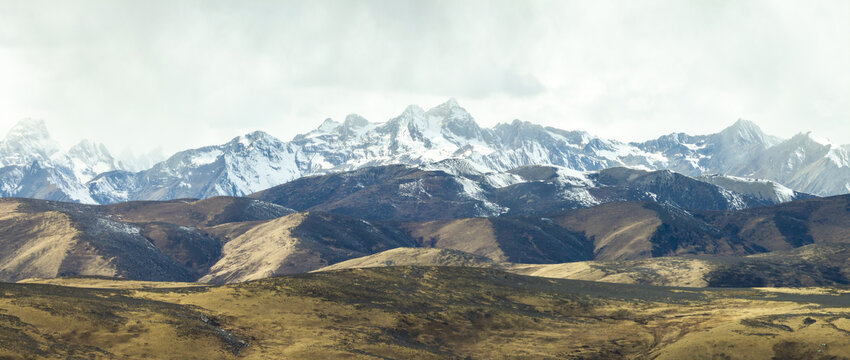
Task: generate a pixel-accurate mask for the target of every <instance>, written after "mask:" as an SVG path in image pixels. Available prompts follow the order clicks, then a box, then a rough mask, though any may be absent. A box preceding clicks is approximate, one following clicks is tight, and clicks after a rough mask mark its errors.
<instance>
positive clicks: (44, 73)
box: [0, 0, 850, 152]
mask: <svg viewBox="0 0 850 360" xmlns="http://www.w3.org/2000/svg"><path fill="white" fill-rule="evenodd" d="M0 9H2V10H0V79H3V81H2V82H0V131H5V130H6V129H8V128H9V127H10V126H11V125H12V124H13V123H14V122H16V121H17V120H19V119H20V118H23V117H40V118H43V119H45V120H46V121H47V122H48V124H49V126H50V127H51V128H52V129H54V133H55V134H54V135H56V137H58V138H60V140H63V141H65V142H66V143H67V144H68V145H70V142H73V141H76V140H78V139H80V138H83V137H89V138H93V139H95V140H97V141H102V142H104V143H106V144H107V145H108V146H110V147H111V148H114V149H115V150H116V151H117V150H121V149H122V148H123V147H129V148H132V149H134V150H136V151H137V152H145V151H148V150H150V149H152V148H154V147H156V146H163V147H164V148H165V149H166V151H174V150H179V149H183V148H187V147H193V146H200V145H205V144H209V143H217V142H223V141H226V140H228V139H229V138H231V137H233V136H236V135H238V134H240V133H244V132H248V131H251V130H255V129H262V130H266V131H268V132H270V133H272V134H274V135H276V136H278V137H280V138H282V139H289V138H291V137H292V136H294V135H295V134H297V133H299V132H304V131H308V130H309V129H311V128H314V127H315V126H317V125H318V124H319V123H320V122H321V121H322V120H323V119H324V118H326V117H333V118H338V119H341V118H343V117H344V116H345V115H346V114H348V113H351V112H356V113H360V114H362V115H364V116H365V117H367V118H368V119H370V120H372V121H385V120H386V119H388V118H390V117H392V116H395V115H397V114H398V113H400V112H401V111H402V109H404V107H405V106H406V105H407V104H411V103H417V104H420V105H422V106H423V107H428V106H432V105H435V104H437V103H439V102H442V101H444V100H445V99H446V98H448V97H455V98H457V99H458V100H459V101H460V103H461V105H464V106H465V107H467V109H468V110H469V111H470V112H471V113H472V114H473V116H475V117H476V118H477V119H478V120H479V122H480V123H481V124H483V125H493V124H495V123H497V122H506V121H510V120H512V119H514V118H520V119H523V120H528V121H532V122H537V123H541V124H546V125H551V126H556V127H561V128H565V129H584V130H588V131H590V132H592V133H595V134H598V135H601V136H606V137H612V138H619V139H624V140H641V139H646V138H650V137H654V136H657V135H660V134H663V133H669V132H673V131H685V132H690V133H709V132H715V131H717V130H719V129H721V128H723V127H725V126H726V125H728V124H731V123H732V122H734V121H735V120H736V119H737V118H747V119H750V120H753V121H755V122H757V123H758V124H760V125H761V126H762V127H763V128H764V129H765V130H766V131H768V132H770V133H774V134H777V135H780V136H786V137H787V136H791V135H793V133H795V132H798V131H808V130H812V131H814V133H816V134H819V135H821V136H823V137H828V138H831V139H832V140H833V141H835V142H840V143H850V71H848V67H847V66H846V64H848V63H850V25H848V22H847V21H846V19H847V17H848V15H850V2H847V1H815V2H811V3H808V4H807V3H800V2H796V1H794V2H792V1H787V2H783V1H703V2H682V1H649V0H646V1H427V2H426V1H397V0H394V1H368V2H354V1H291V2H287V1H239V2H233V1H145V2H138V1H65V2H55V1H27V2H21V1H11V0H10V1H5V0H0Z"/></svg>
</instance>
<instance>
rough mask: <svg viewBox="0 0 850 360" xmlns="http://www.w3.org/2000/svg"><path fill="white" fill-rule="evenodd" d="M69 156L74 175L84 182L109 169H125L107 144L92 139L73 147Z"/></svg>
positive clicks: (69, 151)
mask: <svg viewBox="0 0 850 360" xmlns="http://www.w3.org/2000/svg"><path fill="white" fill-rule="evenodd" d="M67 158H68V160H69V167H70V168H71V169H72V170H73V171H74V175H76V177H77V179H78V180H80V181H81V182H83V183H85V182H88V181H89V180H91V179H93V178H94V177H95V176H97V175H98V174H101V173H104V172H107V171H112V170H124V167H123V165H121V164H120V163H119V162H118V161H116V160H115V158H114V157H113V156H112V154H110V153H109V150H108V149H107V148H106V146H104V145H103V144H100V143H95V142H93V141H91V140H83V141H81V142H80V143H78V144H77V145H74V146H73V147H71V149H69V150H68V153H67Z"/></svg>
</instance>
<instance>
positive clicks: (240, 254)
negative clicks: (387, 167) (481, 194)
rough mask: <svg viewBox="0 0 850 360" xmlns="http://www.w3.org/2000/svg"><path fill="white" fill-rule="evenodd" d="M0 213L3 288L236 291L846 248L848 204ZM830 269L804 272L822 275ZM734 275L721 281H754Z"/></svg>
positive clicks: (54, 207)
mask: <svg viewBox="0 0 850 360" xmlns="http://www.w3.org/2000/svg"><path fill="white" fill-rule="evenodd" d="M0 204H2V209H0V210H2V211H0V213H1V214H2V218H0V230H2V231H3V234H4V235H3V236H2V237H0V241H2V244H0V245H2V252H0V280H5V281H9V280H19V279H23V278H28V277H57V276H63V275H78V274H79V275H104V276H118V277H124V278H130V279H141V280H162V281H190V280H191V281H195V280H200V281H203V282H213V283H223V282H240V281H246V280H252V279H260V278H265V277H271V276H278V275H286V274H293V273H302V272H308V271H312V270H316V269H320V268H323V267H326V266H329V265H333V264H335V263H339V262H342V261H346V260H350V259H353V258H358V257H362V256H367V255H371V254H375V253H379V252H382V251H386V250H391V249H395V248H402V247H407V248H410V247H417V248H437V249H445V250H454V251H462V252H464V253H469V254H471V256H473V257H475V258H484V259H489V261H493V262H511V263H531V264H559V263H565V262H576V261H590V260H594V261H632V260H641V259H650V258H659V257H669V256H703V255H711V256H720V257H729V256H746V255H752V254H762V253H771V252H775V251H792V250H794V249H796V248H800V247H803V246H806V245H810V244H815V245H834V244H839V245H841V244H844V245H846V244H848V239H850V236H848V235H850V234H848V230H847V228H846V224H847V223H848V222H850V210H848V209H850V196H837V197H828V198H813V199H805V200H797V201H793V202H790V203H784V204H779V205H771V206H763V207H758V208H749V209H742V210H734V211H730V210H726V211H710V210H684V209H682V208H680V207H678V206H675V205H673V204H670V203H659V202H611V203H606V204H602V205H598V206H594V207H590V208H579V209H572V210H564V211H559V212H554V213H548V214H546V215H540V214H536V215H524V216H497V217H489V218H481V217H473V218H461V219H445V220H435V221H424V222H413V221H404V222H399V221H387V220H372V219H364V218H358V217H353V216H349V215H345V214H338V213H333V212H321V211H308V212H298V213H294V212H293V210H290V209H287V208H285V207H282V206H279V205H275V204H272V203H268V202H265V201H262V200H257V199H248V198H233V197H216V198H210V199H205V200H172V201H167V202H150V201H149V202H129V203H122V204H116V205H80V204H74V203H63V202H53V201H44V200H34V199H4V200H2V201H0ZM441 256H443V255H439V256H438V258H439V257H441ZM815 265H816V264H815ZM759 266H760V265H759ZM771 266H774V265H771ZM836 266H838V265H834V264H832V265H828V266H826V267H825V268H818V269H820V270H818V269H815V270H812V272H811V273H812V274H815V273H821V274H823V276H827V275H829V274H833V273H835V272H834V271H833V272H830V271H831V270H829V269H831V268H834V267H836ZM774 268H776V269H779V268H780V266H778V265H776V266H774ZM785 268H786V269H787V268H789V267H788V266H785ZM737 269H738V270H735V271H733V272H732V273H746V272H747V271H750V272H753V271H761V272H764V271H763V270H759V268H758V267H756V268H751V267H748V266H743V267H739V268H737ZM741 269H743V270H741ZM783 271H784V270H783ZM752 276H756V275H752ZM759 276H761V275H759ZM812 276H814V275H812ZM830 276H831V275H830ZM843 276H844V275H841V276H839V277H834V279H840V278H842V277H843ZM739 277H741V276H739ZM721 278H722V277H721ZM724 281H725V280H724ZM835 281H838V280H835ZM741 283H745V281H743V280H741ZM752 283H754V284H755V283H758V281H753V282H752ZM801 283H805V282H801Z"/></svg>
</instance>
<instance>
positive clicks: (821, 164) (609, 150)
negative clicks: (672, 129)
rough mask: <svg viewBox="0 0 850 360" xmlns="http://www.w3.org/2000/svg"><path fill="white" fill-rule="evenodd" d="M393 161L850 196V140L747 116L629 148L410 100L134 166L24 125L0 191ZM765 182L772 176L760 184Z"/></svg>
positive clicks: (112, 196)
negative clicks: (839, 141) (486, 122)
mask: <svg viewBox="0 0 850 360" xmlns="http://www.w3.org/2000/svg"><path fill="white" fill-rule="evenodd" d="M36 164H37V165H36ZM390 164H404V165H411V166H417V167H420V168H422V169H426V170H435V169H439V170H444V171H446V172H448V173H452V174H457V173H469V172H477V173H480V174H499V175H494V176H493V177H494V178H495V177H504V176H505V175H504V174H505V173H506V172H509V171H512V170H514V169H517V168H521V167H524V166H532V165H552V166H557V167H561V168H566V169H571V170H575V171H580V172H584V171H599V170H603V169H608V168H613V167H629V168H633V169H642V170H646V171H654V170H671V171H674V172H677V173H681V174H683V175H687V176H692V177H697V176H703V175H714V174H721V175H724V176H727V177H730V179H731V177H738V178H745V179H765V180H770V181H773V182H775V183H777V185H776V186H775V187H776V190H775V191H774V192H782V191H784V192H785V193H789V192H788V190H787V189H786V188H788V189H794V190H797V191H800V192H804V193H809V194H815V195H820V196H825V195H836V194H844V193H847V192H848V191H850V180H848V179H850V147H848V146H839V145H834V144H830V143H828V142H826V141H823V140H818V139H816V138H815V137H813V136H811V135H810V134H800V135H797V136H794V137H793V138H791V139H787V140H782V139H778V138H775V137H772V136H769V135H766V134H764V133H763V132H762V131H761V129H759V128H758V126H756V125H755V124H754V123H752V122H748V121H745V120H739V121H738V122H736V123H735V124H733V125H732V126H730V127H729V128H727V129H724V130H723V131H721V132H720V133H717V134H710V135H697V136H692V135H687V134H681V133H674V134H669V135H665V136H661V137H659V138H658V139H654V140H650V141H646V142H642V143H624V142H619V141H616V140H608V139H602V138H599V137H596V136H593V135H590V134H588V133H586V132H582V131H566V130H560V129H556V128H551V127H542V126H539V125H535V124H532V123H529V122H523V121H519V120H516V121H513V122H511V123H503V124H499V125H497V126H495V127H493V128H483V127H480V126H479V125H478V124H477V123H476V122H475V120H474V119H473V118H472V116H471V115H470V114H469V113H468V112H467V111H466V110H465V109H463V108H462V107H461V106H460V105H459V104H458V103H457V102H456V101H454V100H449V101H447V102H446V103H444V104H441V105H438V106H436V107H434V108H432V109H429V110H427V111H426V110H424V109H421V108H419V107H418V106H409V107H408V108H406V109H405V110H404V111H403V112H402V113H401V114H400V115H398V116H397V117H394V118H392V119H390V120H388V121H386V122H384V123H374V122H370V121H368V120H366V119H364V118H363V117H360V116H358V115H349V116H348V117H346V119H345V121H343V122H336V121H333V120H330V119H328V120H326V121H325V122H324V123H322V124H321V126H319V127H318V128H317V129H315V130H313V131H311V132H308V133H306V134H301V135H298V136H296V137H295V138H294V139H292V140H291V141H288V142H287V141H282V140H279V139H277V138H275V137H273V136H271V135H269V134H266V133H263V132H259V131H258V132H254V133H250V134H246V135H243V136H238V137H235V138H234V139H233V140H231V141H230V142H228V143H226V144H221V145H214V146H207V147H202V148H198V149H189V150H185V151H181V152H178V153H177V154H174V155H173V156H171V157H169V158H168V159H166V160H164V161H161V162H159V163H157V164H156V165H154V166H153V167H151V168H149V169H144V170H141V171H129V170H128V168H130V167H134V166H135V165H133V166H129V167H128V166H124V165H123V164H122V163H121V162H120V161H116V160H115V159H114V158H113V157H112V156H111V155H110V154H109V152H108V151H107V150H106V149H105V148H103V147H102V146H100V145H96V144H93V143H91V142H82V143H81V144H79V145H77V146H75V147H74V148H73V149H71V150H69V151H68V152H67V153H63V152H60V151H59V149H58V146H57V145H56V144H55V142H53V141H52V140H50V137H49V135H48V134H47V131H46V129H45V128H44V124H43V122H39V121H32V120H26V121H22V122H21V123H19V124H18V125H17V126H16V127H15V128H14V129H13V130H12V131H11V132H10V133H9V134H8V136H7V138H6V139H5V140H3V141H2V142H0V165H2V168H0V190H2V193H0V195H3V196H23V197H37V198H49V199H53V200H71V201H77V202H84V203H94V202H96V203H101V204H104V203H114V202H121V201H129V200H170V199H176V198H207V197H213V196H220V195H226V196H243V195H247V194H251V193H254V192H257V191H260V190H264V189H267V188H270V187H272V186H276V185H279V184H283V183H286V182H288V181H291V180H294V179H298V178H300V177H303V176H309V175H321V174H328V173H332V172H340V171H349V170H355V169H361V168H364V167H369V166H378V165H390ZM34 166H35V168H33V167H34ZM717 181H722V180H717ZM744 181H749V180H744ZM759 181H761V182H764V180H753V181H752V182H759ZM723 183H724V184H727V185H729V184H730V182H729V181H724V182H723ZM718 184H719V183H718ZM779 184H781V185H779ZM730 186H731V185H730ZM771 186H772V185H771ZM768 187H770V186H768ZM473 195H474V194H473ZM750 195H757V194H750ZM786 198H787V196H779V197H774V196H772V195H769V196H767V197H766V198H762V200H764V199H771V201H775V200H782V199H786Z"/></svg>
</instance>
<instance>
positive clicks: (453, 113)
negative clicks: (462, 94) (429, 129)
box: [428, 98, 471, 118]
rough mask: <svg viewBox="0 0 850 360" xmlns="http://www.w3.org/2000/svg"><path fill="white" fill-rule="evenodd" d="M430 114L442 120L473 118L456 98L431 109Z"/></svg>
mask: <svg viewBox="0 0 850 360" xmlns="http://www.w3.org/2000/svg"><path fill="white" fill-rule="evenodd" d="M428 114H429V115H433V116H439V117H442V118H457V117H463V118H471V116H470V115H469V113H468V112H467V111H466V109H464V108H463V107H461V106H460V104H458V103H457V100H455V98H450V99H449V100H448V101H446V102H444V103H442V104H440V105H437V106H435V107H433V108H431V109H430V110H428Z"/></svg>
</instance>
